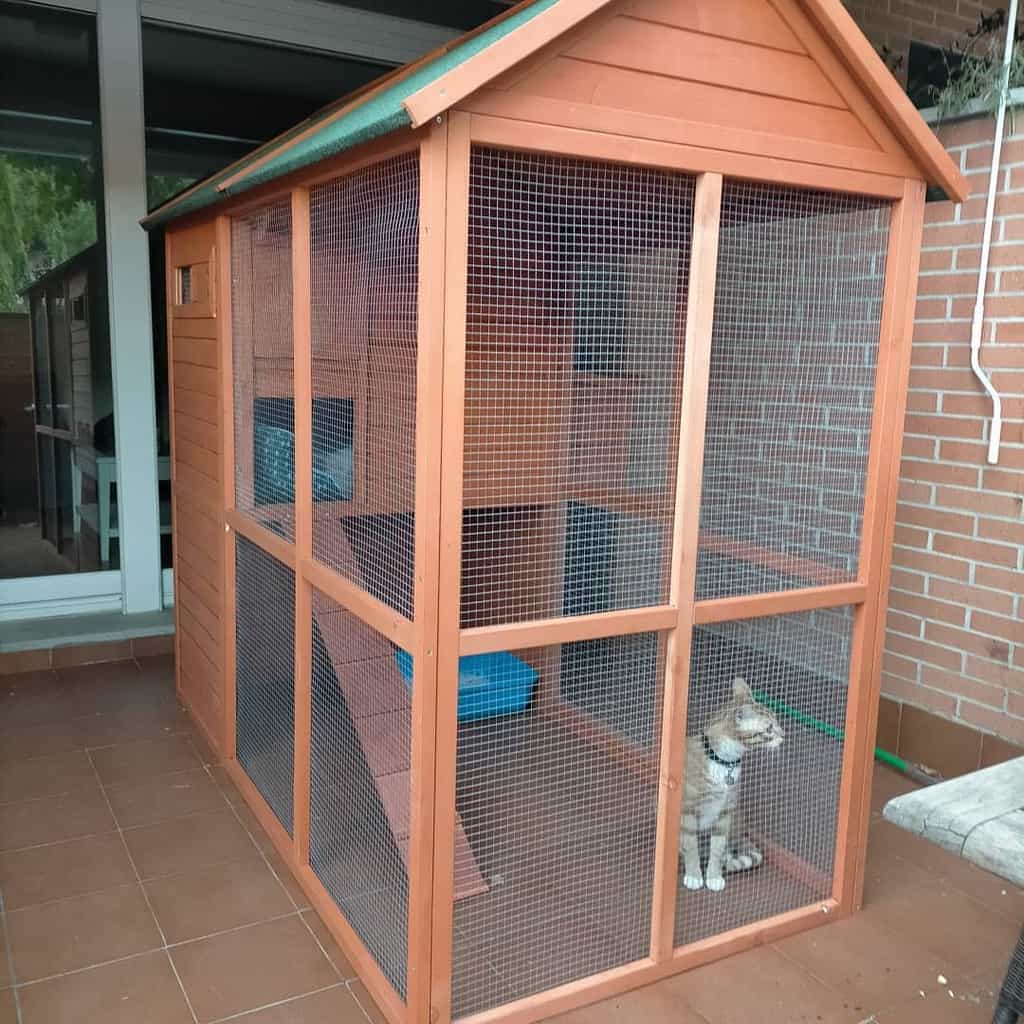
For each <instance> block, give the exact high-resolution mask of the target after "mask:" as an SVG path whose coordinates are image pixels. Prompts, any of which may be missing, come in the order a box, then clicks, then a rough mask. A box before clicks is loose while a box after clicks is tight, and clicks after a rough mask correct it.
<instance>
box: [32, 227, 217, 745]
mask: <svg viewBox="0 0 1024 1024" xmlns="http://www.w3.org/2000/svg"><path fill="white" fill-rule="evenodd" d="M173 237H174V236H173V234H172V233H171V232H170V231H168V232H167V233H166V234H165V235H164V292H165V294H166V296H167V301H166V303H165V306H166V311H165V314H164V316H165V318H166V321H167V415H168V421H169V424H170V433H171V553H172V557H173V558H174V559H175V560H176V559H177V556H178V551H179V550H180V549H179V547H178V501H177V488H176V486H175V485H176V480H175V478H176V477H177V475H178V463H177V460H176V459H175V457H174V455H175V429H174V290H173V289H174V288H176V287H177V277H178V275H177V274H176V273H175V272H174V258H173V255H172V254H173V249H174V247H173V246H172V244H171V240H172V238H173ZM34 357H35V353H33V358H34ZM221 436H223V432H222V435H221ZM38 453H39V447H38V444H37V445H36V458H38ZM36 478H37V480H42V474H41V473H38V472H37V474H36ZM39 507H40V508H42V507H43V506H42V504H40V506H39ZM175 582H177V581H175ZM175 589H177V588H175ZM179 593H180V591H179ZM179 601H180V598H178V597H177V595H176V596H175V601H174V685H175V689H176V690H177V691H178V693H179V694H180V693H181V689H182V687H181V621H180V616H179V610H180V607H179ZM222 742H223V740H222Z"/></svg>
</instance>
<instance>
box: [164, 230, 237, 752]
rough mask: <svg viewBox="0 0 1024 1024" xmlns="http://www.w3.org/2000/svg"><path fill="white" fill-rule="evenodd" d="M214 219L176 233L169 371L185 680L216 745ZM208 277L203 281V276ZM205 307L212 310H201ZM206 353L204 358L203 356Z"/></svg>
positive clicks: (171, 259)
mask: <svg viewBox="0 0 1024 1024" xmlns="http://www.w3.org/2000/svg"><path fill="white" fill-rule="evenodd" d="M213 253H214V229H213V223H212V222H207V223H205V224H203V225H199V226H197V227H194V228H190V229H187V230H185V231H182V232H177V233H176V232H169V233H168V241H167V287H168V296H169V297H170V302H169V311H168V312H169V315H168V341H169V346H170V351H169V354H168V375H169V377H170V406H171V445H172V449H171V450H172V455H171V466H172V470H171V475H172V522H173V526H172V530H173V541H174V561H175V576H176V584H177V599H176V601H175V620H176V645H177V661H178V687H179V692H180V694H181V697H182V701H183V703H184V704H185V706H186V707H187V708H188V709H189V711H190V713H191V714H192V715H193V717H194V718H196V719H197V720H198V721H199V723H200V725H201V727H202V729H203V731H204V732H205V733H207V735H208V736H209V737H210V738H211V741H212V742H213V743H214V746H215V748H217V749H218V750H219V749H220V748H221V743H222V740H223V687H222V674H223V661H224V659H223V653H224V642H223V636H222V626H221V624H222V616H223V603H224V602H223V561H224V560H223V527H222V525H221V521H220V511H221V507H222V500H223V499H222V490H223V488H222V486H221V481H220V475H221V466H220V461H219V458H220V456H219V453H220V428H221V424H220V416H219V364H218V355H217V349H216V345H215V344H214V343H212V342H211V341H210V340H208V339H209V338H211V337H215V336H216V332H217V323H216V320H215V319H214V318H213V316H212V314H213V312H214V310H215V307H216V302H215V298H214V294H213V289H214V288H215V287H216V272H215V270H214V268H213V267H212V265H211V263H210V260H211V255H213ZM200 263H203V264H204V265H205V266H206V268H207V273H206V295H205V301H204V302H202V303H197V304H195V305H194V306H192V307H181V306H177V307H175V306H174V305H173V297H174V289H175V287H176V284H177V269H178V267H180V266H182V265H195V264H200ZM200 284H202V281H200ZM204 310H205V313H206V315H205V316H204V315H201V314H202V313H203V311H204ZM197 358H201V359H202V360H203V363H202V364H200V363H198V362H197Z"/></svg>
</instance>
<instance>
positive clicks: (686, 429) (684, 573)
mask: <svg viewBox="0 0 1024 1024" xmlns="http://www.w3.org/2000/svg"><path fill="white" fill-rule="evenodd" d="M721 205H722V176H721V175H720V174H702V175H701V176H700V177H699V178H698V179H697V191H696V196H695V198H694V211H693V241H692V247H691V256H690V280H689V292H688V296H687V311H686V331H685V348H684V360H685V361H684V365H683V394H682V403H681V408H680V422H679V449H678V460H679V464H678V469H677V476H676V504H675V521H674V527H673V531H672V534H673V537H674V539H675V543H674V544H673V547H672V579H671V584H670V594H671V603H672V604H673V605H674V606H675V607H676V608H677V609H678V617H677V619H676V625H675V628H674V629H673V631H672V633H671V634H670V635H669V639H668V657H667V659H666V670H665V689H664V705H663V710H662V718H661V720H662V723H663V729H662V736H661V767H660V772H659V785H658V822H657V841H656V845H655V854H654V856H655V863H654V901H653V906H652V911H651V959H652V960H655V961H660V960H667V959H669V958H670V957H671V956H672V950H673V947H674V945H675V916H676V889H677V885H678V878H679V816H680V810H681V806H682V781H683V759H684V757H685V749H686V704H687V696H688V690H689V682H690V648H691V645H692V641H693V605H694V586H695V583H696V576H697V541H698V532H699V527H700V494H701V474H702V472H703V466H704V428H705V423H706V419H707V399H708V377H709V375H710V372H711V329H712V325H713V322H714V313H715V279H716V274H717V268H718V227H719V216H720V211H721Z"/></svg>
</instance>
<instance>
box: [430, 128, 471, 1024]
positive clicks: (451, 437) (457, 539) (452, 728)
mask: <svg viewBox="0 0 1024 1024" xmlns="http://www.w3.org/2000/svg"><path fill="white" fill-rule="evenodd" d="M469 139H470V117H469V115H468V114H463V113H460V112H454V113H452V114H451V115H449V121H448V163H447V173H446V178H445V181H446V188H445V193H446V195H445V247H444V249H445V280H444V363H443V385H442V395H443V398H442V408H441V414H442V424H441V493H440V523H439V549H438V579H437V584H438V598H437V601H438V605H437V636H436V641H437V642H436V647H435V650H436V652H437V668H436V671H437V690H436V725H435V729H436V733H435V740H434V742H435V747H436V757H435V761H434V801H435V804H434V876H433V909H432V915H431V916H432V922H431V952H430V1020H431V1022H432V1024H447V1022H448V1021H450V1020H451V1016H452V921H453V902H454V888H455V886H454V872H455V761H456V744H457V743H458V699H459V696H458V678H459V628H460V582H461V567H462V461H463V438H464V434H465V421H466V402H465V398H466V290H467V289H466V276H467V260H468V251H469V153H470V142H469Z"/></svg>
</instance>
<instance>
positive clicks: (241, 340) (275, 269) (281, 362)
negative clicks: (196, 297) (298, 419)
mask: <svg viewBox="0 0 1024 1024" xmlns="http://www.w3.org/2000/svg"><path fill="white" fill-rule="evenodd" d="M231 296H232V297H231V307H232V309H231V315H232V327H231V330H232V372H233V375H234V413H235V415H234V419H235V508H237V509H238V510H239V511H240V512H247V513H250V514H251V515H253V516H254V518H256V519H258V520H259V521H260V522H262V523H263V524H264V525H266V526H268V527H270V529H272V530H274V531H275V532H276V533H279V534H281V536H283V537H286V538H288V539H289V540H294V538H295V390H294V364H293V361H292V360H293V352H292V212H291V201H290V200H289V199H287V198H285V199H282V200H280V201H278V202H276V203H274V204H272V205H270V206H266V207H263V208H261V209H259V210H256V211H254V212H252V213H248V214H245V215H244V216H241V217H235V218H234V219H233V220H232V223H231Z"/></svg>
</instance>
